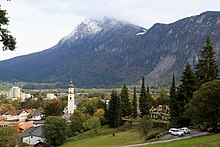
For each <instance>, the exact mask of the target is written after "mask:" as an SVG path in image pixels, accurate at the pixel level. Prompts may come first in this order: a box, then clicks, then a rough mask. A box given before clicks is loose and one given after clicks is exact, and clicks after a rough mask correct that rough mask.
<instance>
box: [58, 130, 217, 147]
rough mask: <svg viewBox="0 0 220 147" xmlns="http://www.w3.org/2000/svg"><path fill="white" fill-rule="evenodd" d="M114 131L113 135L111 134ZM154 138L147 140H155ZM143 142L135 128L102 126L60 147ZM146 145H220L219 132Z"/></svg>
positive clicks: (86, 146)
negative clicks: (122, 129)
mask: <svg viewBox="0 0 220 147" xmlns="http://www.w3.org/2000/svg"><path fill="white" fill-rule="evenodd" d="M113 133H115V136H113V135H112V134H113ZM155 140H156V139H152V140H149V141H148V142H150V141H155ZM139 143H144V139H143V138H141V136H140V134H139V133H138V132H137V130H135V129H130V130H128V131H118V130H116V129H112V128H108V127H103V128H101V129H99V130H98V134H97V135H96V134H95V132H94V130H91V131H88V132H85V133H83V134H81V135H77V136H76V137H74V138H72V139H71V140H69V141H67V142H66V143H65V144H63V145H62V147H112V146H123V145H129V144H139ZM145 146H146V147H220V134H215V135H208V136H203V137H196V138H191V139H186V140H181V141H173V142H167V143H159V144H151V145H145ZM145 146H143V147H145Z"/></svg>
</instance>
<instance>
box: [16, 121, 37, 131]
mask: <svg viewBox="0 0 220 147" xmlns="http://www.w3.org/2000/svg"><path fill="white" fill-rule="evenodd" d="M33 122H34V121H28V122H24V123H21V124H19V125H18V127H19V128H20V129H22V130H27V129H29V128H30V127H33Z"/></svg>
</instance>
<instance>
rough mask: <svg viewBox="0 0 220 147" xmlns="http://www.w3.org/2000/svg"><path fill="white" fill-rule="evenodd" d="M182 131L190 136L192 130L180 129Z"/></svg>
mask: <svg viewBox="0 0 220 147" xmlns="http://www.w3.org/2000/svg"><path fill="white" fill-rule="evenodd" d="M180 130H181V131H183V132H184V133H185V134H190V129H189V128H187V127H183V128H180Z"/></svg>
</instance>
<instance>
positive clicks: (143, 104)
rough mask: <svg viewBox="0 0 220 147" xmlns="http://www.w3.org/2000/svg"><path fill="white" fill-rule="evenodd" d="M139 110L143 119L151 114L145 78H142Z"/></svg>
mask: <svg viewBox="0 0 220 147" xmlns="http://www.w3.org/2000/svg"><path fill="white" fill-rule="evenodd" d="M139 109H140V112H141V117H143V116H144V115H148V114H149V107H148V101H147V91H146V88H145V83H144V77H142V84H141V93H140V98H139Z"/></svg>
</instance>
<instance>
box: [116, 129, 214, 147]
mask: <svg viewBox="0 0 220 147" xmlns="http://www.w3.org/2000/svg"><path fill="white" fill-rule="evenodd" d="M208 134H210V133H208V132H194V131H193V132H192V133H190V134H186V135H185V136H183V137H178V136H173V135H170V134H167V135H165V136H163V137H162V138H161V139H160V140H158V141H154V142H148V143H141V144H131V145H126V146H120V147H133V146H143V145H148V144H156V143H163V142H171V141H176V140H183V139H189V138H192V137H197V136H204V135H208Z"/></svg>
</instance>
